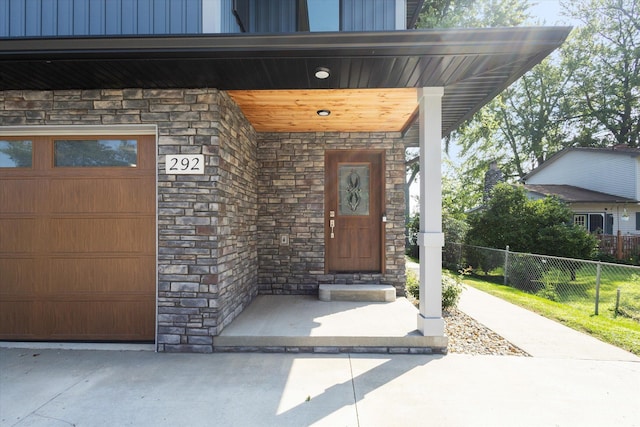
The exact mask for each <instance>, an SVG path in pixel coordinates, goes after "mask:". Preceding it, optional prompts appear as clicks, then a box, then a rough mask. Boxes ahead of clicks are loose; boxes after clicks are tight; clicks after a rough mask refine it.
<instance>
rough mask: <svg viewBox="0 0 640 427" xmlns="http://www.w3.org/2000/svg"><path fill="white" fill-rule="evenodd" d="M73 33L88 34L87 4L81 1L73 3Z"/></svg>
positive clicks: (76, 0)
mask: <svg viewBox="0 0 640 427" xmlns="http://www.w3.org/2000/svg"><path fill="white" fill-rule="evenodd" d="M72 3H73V33H72V34H74V35H86V34H89V4H87V2H85V1H82V0H74V1H73V2H72Z"/></svg>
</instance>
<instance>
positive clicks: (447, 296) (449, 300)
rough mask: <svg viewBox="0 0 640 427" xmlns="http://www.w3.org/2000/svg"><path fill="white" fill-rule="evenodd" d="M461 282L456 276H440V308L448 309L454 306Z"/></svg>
mask: <svg viewBox="0 0 640 427" xmlns="http://www.w3.org/2000/svg"><path fill="white" fill-rule="evenodd" d="M462 289H464V288H463V286H462V282H460V280H458V278H457V277H452V276H449V275H444V276H442V309H443V310H449V309H451V308H455V307H456V306H457V305H458V301H459V300H460V294H461V293H462Z"/></svg>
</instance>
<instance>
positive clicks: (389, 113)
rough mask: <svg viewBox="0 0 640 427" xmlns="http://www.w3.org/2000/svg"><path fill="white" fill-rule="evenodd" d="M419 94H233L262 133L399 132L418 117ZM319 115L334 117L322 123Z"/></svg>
mask: <svg viewBox="0 0 640 427" xmlns="http://www.w3.org/2000/svg"><path fill="white" fill-rule="evenodd" d="M416 92H417V91H416V89H413V88H403V89H315V90H249V91H235V90H232V91H229V94H230V95H231V97H232V98H233V100H234V101H235V102H236V103H237V104H238V105H239V106H240V108H241V109H242V111H243V113H244V115H245V116H246V117H247V119H249V121H250V122H251V123H252V124H253V127H254V128H255V129H256V131H258V132H329V131H334V132H335V131H338V132H400V131H402V130H403V129H404V128H405V127H406V126H407V124H408V123H409V121H410V119H411V118H412V116H413V113H414V112H415V110H416V108H417V105H418V102H417V98H416V96H417V94H416ZM318 110H329V111H330V112H331V114H330V115H329V116H326V117H321V116H319V115H318V114H317V112H318Z"/></svg>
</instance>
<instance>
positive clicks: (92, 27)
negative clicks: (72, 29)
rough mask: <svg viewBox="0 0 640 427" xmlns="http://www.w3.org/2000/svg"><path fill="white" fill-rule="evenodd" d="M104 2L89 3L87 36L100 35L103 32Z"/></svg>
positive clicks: (101, 0) (94, 0) (103, 0)
mask: <svg viewBox="0 0 640 427" xmlns="http://www.w3.org/2000/svg"><path fill="white" fill-rule="evenodd" d="M104 15H105V0H93V1H91V2H89V35H92V36H93V35H101V34H104V32H105V26H104V23H105V22H104V21H105V16H104Z"/></svg>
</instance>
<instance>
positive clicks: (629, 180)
mask: <svg viewBox="0 0 640 427" xmlns="http://www.w3.org/2000/svg"><path fill="white" fill-rule="evenodd" d="M522 181H523V183H524V184H525V188H526V190H527V191H528V193H529V197H531V198H533V199H535V198H542V197H545V196H547V195H556V196H558V197H559V198H560V199H561V200H563V201H565V202H566V203H568V204H569V206H570V207H571V209H572V210H573V212H574V216H573V218H574V222H575V223H576V224H580V225H583V226H584V227H586V228H587V229H589V231H591V232H598V233H604V234H617V233H618V231H620V233H621V234H622V235H640V204H639V201H640V149H638V148H631V147H628V146H625V145H617V146H614V147H611V148H583V147H580V148H567V149H565V150H563V151H561V152H559V153H557V154H555V155H554V156H552V157H551V158H550V159H549V160H547V161H546V162H545V163H544V164H543V165H542V166H540V167H538V168H536V169H534V170H533V171H531V172H530V173H529V174H528V175H526V176H525V177H524V178H523V179H522Z"/></svg>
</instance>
